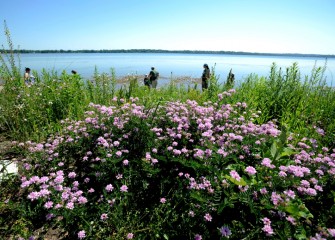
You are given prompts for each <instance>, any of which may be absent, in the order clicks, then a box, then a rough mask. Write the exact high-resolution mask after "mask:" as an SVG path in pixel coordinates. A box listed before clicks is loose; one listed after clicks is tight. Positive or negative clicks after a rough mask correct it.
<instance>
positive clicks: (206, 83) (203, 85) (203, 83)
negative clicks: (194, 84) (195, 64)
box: [201, 80, 208, 90]
mask: <svg viewBox="0 0 335 240" xmlns="http://www.w3.org/2000/svg"><path fill="white" fill-rule="evenodd" d="M201 86H202V90H205V89H207V88H208V82H207V80H202V83H201Z"/></svg>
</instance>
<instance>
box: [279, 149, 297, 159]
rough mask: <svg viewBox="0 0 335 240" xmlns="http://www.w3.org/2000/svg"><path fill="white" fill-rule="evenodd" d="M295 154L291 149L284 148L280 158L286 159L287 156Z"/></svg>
mask: <svg viewBox="0 0 335 240" xmlns="http://www.w3.org/2000/svg"><path fill="white" fill-rule="evenodd" d="M294 153H295V152H294V151H293V150H292V149H291V148H284V149H283V151H282V153H281V154H280V157H286V156H291V155H292V154H294Z"/></svg>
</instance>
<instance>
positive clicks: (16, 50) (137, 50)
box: [0, 48, 335, 57]
mask: <svg viewBox="0 0 335 240" xmlns="http://www.w3.org/2000/svg"><path fill="white" fill-rule="evenodd" d="M6 52H14V53H15V52H18V53H25V52H31V53H33V52H38V53H47V52H60V53H66V52H153V53H159V52H161V53H163V52H164V53H169V52H170V53H216V54H249V55H302V56H325V57H335V54H320V53H288V52H286V53H275V52H246V51H225V50H166V49H145V48H143V49H142V48H138V49H137V48H133V49H77V50H73V49H72V50H71V49H67V50H65V49H38V50H37V49H35V50H33V49H12V50H8V49H0V53H6Z"/></svg>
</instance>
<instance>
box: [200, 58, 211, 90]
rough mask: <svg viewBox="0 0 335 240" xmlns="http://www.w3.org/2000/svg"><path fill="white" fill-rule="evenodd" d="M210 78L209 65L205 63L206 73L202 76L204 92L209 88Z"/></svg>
mask: <svg viewBox="0 0 335 240" xmlns="http://www.w3.org/2000/svg"><path fill="white" fill-rule="evenodd" d="M210 76H211V71H210V70H209V67H208V65H207V64H206V63H205V64H204V71H203V72H202V76H201V87H202V90H204V89H207V88H208V81H209V78H210Z"/></svg>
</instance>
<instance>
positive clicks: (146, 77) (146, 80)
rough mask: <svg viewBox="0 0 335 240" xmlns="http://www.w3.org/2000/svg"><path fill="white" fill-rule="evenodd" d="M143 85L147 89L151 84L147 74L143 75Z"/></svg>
mask: <svg viewBox="0 0 335 240" xmlns="http://www.w3.org/2000/svg"><path fill="white" fill-rule="evenodd" d="M144 85H145V86H147V87H148V88H151V82H150V79H149V76H148V74H145V76H144Z"/></svg>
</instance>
